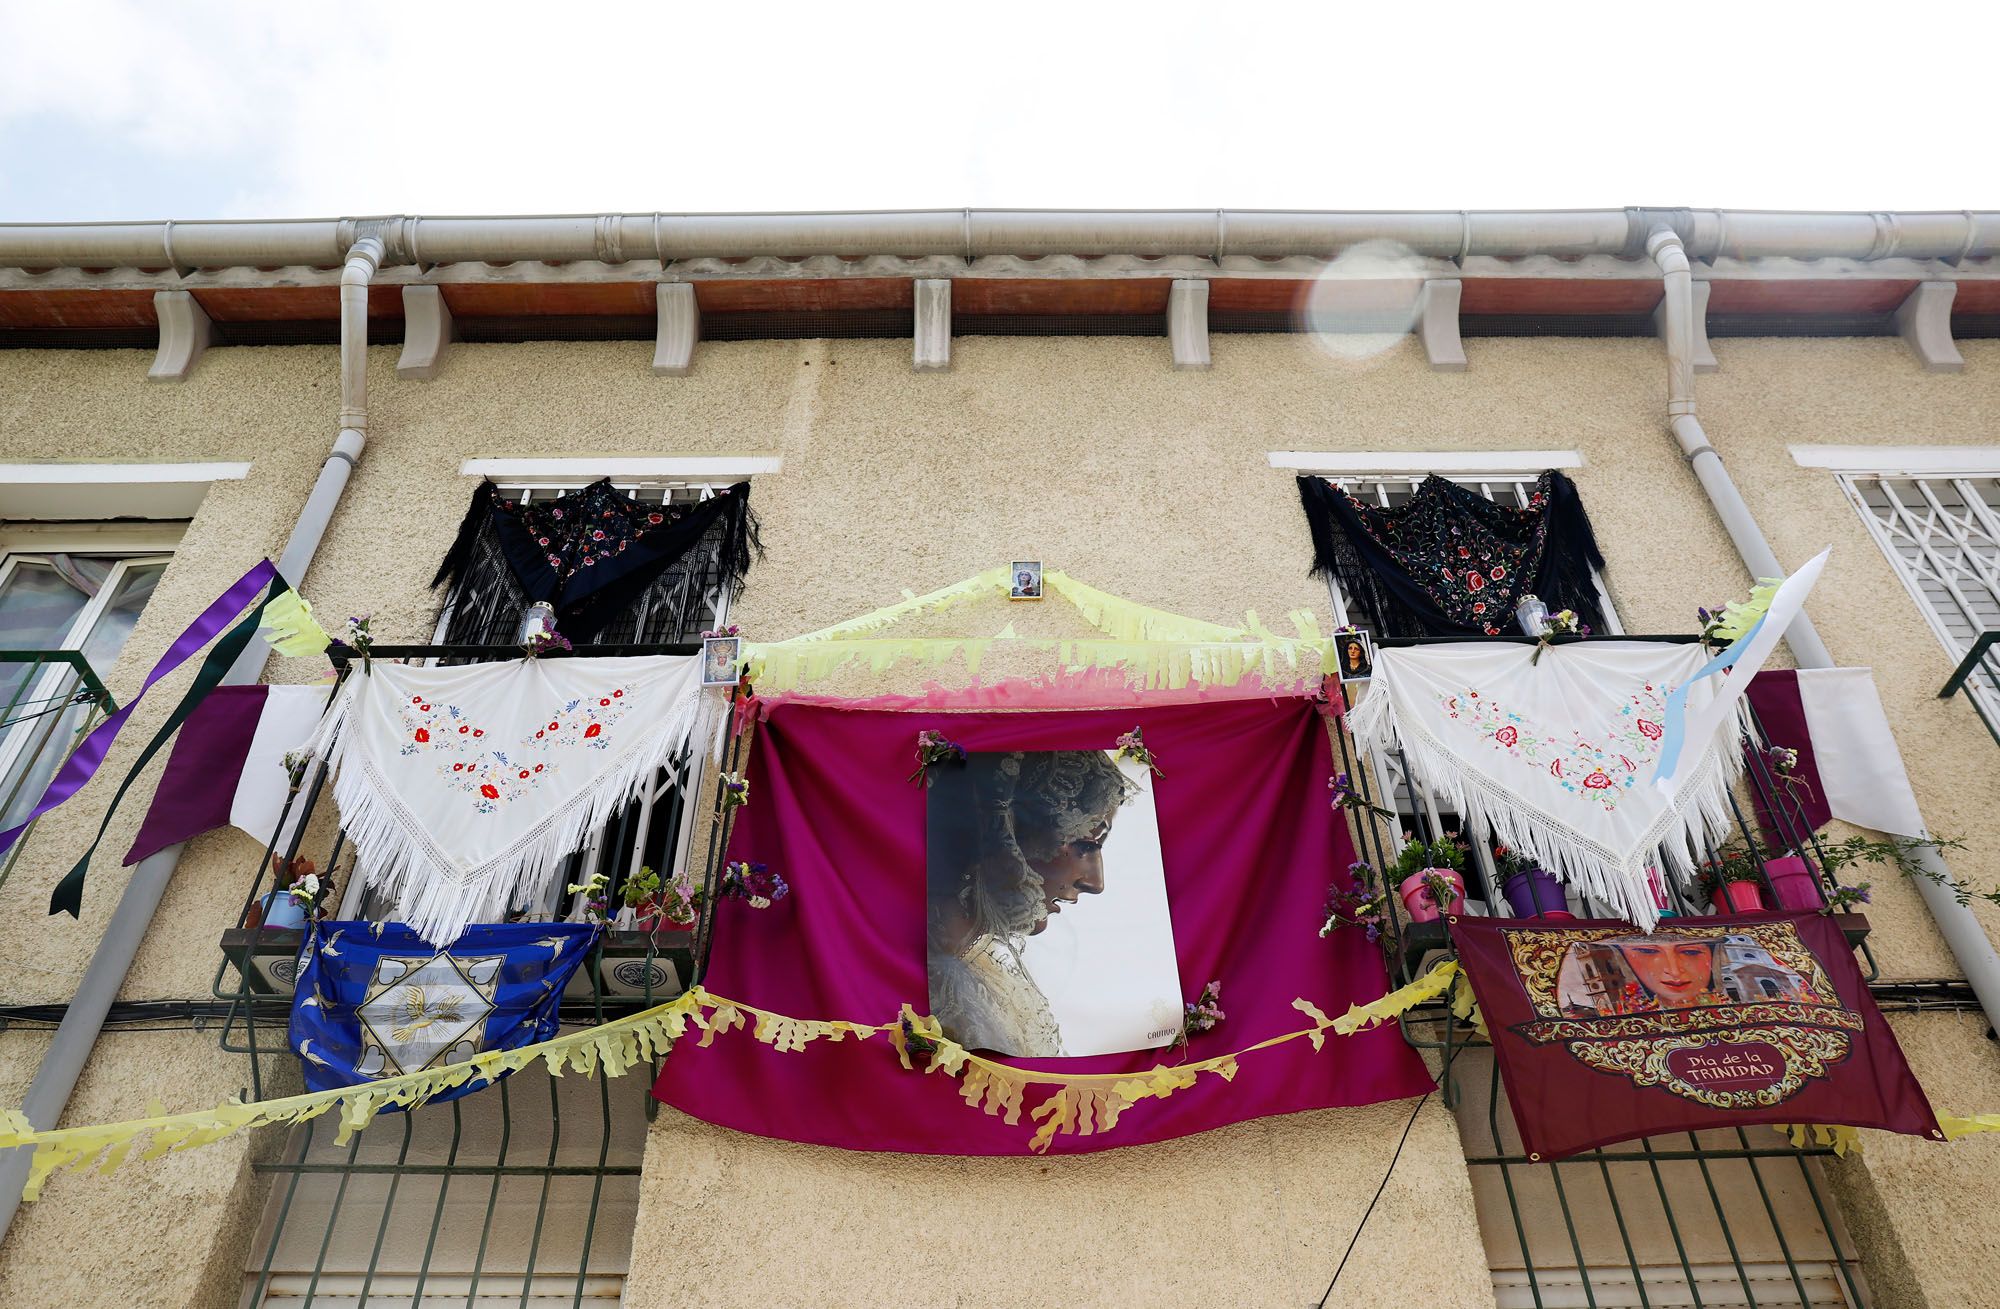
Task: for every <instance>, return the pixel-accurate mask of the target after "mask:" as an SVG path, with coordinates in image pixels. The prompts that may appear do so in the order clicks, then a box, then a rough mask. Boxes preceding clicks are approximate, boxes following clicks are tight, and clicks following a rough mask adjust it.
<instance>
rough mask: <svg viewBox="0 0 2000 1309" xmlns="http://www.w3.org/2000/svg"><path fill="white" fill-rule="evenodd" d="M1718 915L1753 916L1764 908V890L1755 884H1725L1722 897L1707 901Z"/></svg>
mask: <svg viewBox="0 0 2000 1309" xmlns="http://www.w3.org/2000/svg"><path fill="white" fill-rule="evenodd" d="M1709 905H1710V907H1712V908H1713V909H1714V910H1715V912H1717V913H1719V914H1754V913H1761V912H1762V911H1763V908H1764V888H1763V887H1761V886H1759V885H1757V884H1756V883H1755V882H1725V883H1723V885H1722V897H1721V898H1720V899H1717V900H1710V901H1709Z"/></svg>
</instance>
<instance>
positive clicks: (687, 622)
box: [437, 479, 730, 645]
mask: <svg viewBox="0 0 2000 1309" xmlns="http://www.w3.org/2000/svg"><path fill="white" fill-rule="evenodd" d="M588 480H589V479H565V480H563V481H559V482H535V483H522V482H502V483H501V484H500V492H501V494H502V495H504V496H506V497H507V498H508V499H510V500H517V501H520V502H521V503H524V504H526V503H532V502H534V501H537V500H552V499H555V498H556V497H558V496H561V495H563V494H565V493H567V492H570V491H575V490H577V489H578V488H579V487H582V486H585V485H588ZM614 485H616V486H617V488H618V489H619V490H620V491H623V492H624V493H625V494H626V495H629V496H631V497H632V498H634V499H636V500H641V501H645V502H648V503H652V504H682V503H690V502H697V501H701V500H706V499H708V498H709V497H710V496H712V495H714V494H715V493H716V492H718V491H722V490H726V489H728V487H729V485H730V483H728V482H680V481H672V482H669V481H659V480H653V481H627V480H624V479H619V480H617V481H616V482H615V483H614ZM705 546H706V543H705ZM513 595H514V589H513V586H512V583H511V581H510V575H509V574H508V572H507V562H506V560H504V559H502V558H500V557H499V553H498V551H497V550H487V551H485V552H484V553H483V554H482V555H481V557H479V558H477V559H475V560H474V561H473V564H472V567H471V568H470V569H468V570H467V573H466V576H465V580H464V581H463V582H462V583H461V584H460V585H459V587H458V588H457V590H456V591H455V592H454V593H453V595H452V596H451V597H450V599H449V600H448V601H447V603H446V605H445V611H444V616H443V618H442V619H440V621H439V623H438V635H437V639H438V642H439V644H441V645H506V644H509V643H511V642H512V641H513V640H514V633H515V631H516V630H517V628H518V627H519V625H520V621H521V614H520V612H519V610H518V609H517V608H516V607H515V605H514V602H513V598H512V597H513ZM728 607H729V596H728V594H727V588H726V587H725V586H724V585H723V581H722V570H721V568H720V566H719V564H718V561H717V558H716V553H715V551H714V550H713V549H712V548H704V549H700V550H696V551H693V552H691V553H690V554H689V555H688V557H687V558H685V559H683V560H682V561H681V562H680V564H679V565H678V566H676V567H675V568H673V569H671V570H669V571H668V572H667V573H666V574H665V575H664V576H662V577H661V578H660V580H659V581H657V582H655V583H654V584H653V586H652V587H651V588H650V589H649V590H648V591H647V592H646V593H645V594H644V595H642V596H640V597H639V598H638V599H637V600H636V601H634V602H633V604H632V607H631V610H630V612H629V613H628V614H627V615H626V616H625V617H624V618H621V619H620V620H619V621H617V622H614V623H612V624H610V625H609V626H608V627H606V628H605V630H604V631H602V632H600V633H599V634H598V635H597V636H596V637H595V638H594V639H593V640H592V641H591V644H593V645H655V644H665V643H671V642H676V641H694V640H698V639H700V636H701V634H702V632H704V631H706V630H708V629H710V628H713V627H717V626H719V625H720V624H721V622H722V619H723V615H724V614H725V613H726V612H727V611H728Z"/></svg>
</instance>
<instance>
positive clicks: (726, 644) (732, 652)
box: [701, 636, 743, 686]
mask: <svg viewBox="0 0 2000 1309" xmlns="http://www.w3.org/2000/svg"><path fill="white" fill-rule="evenodd" d="M742 654H743V638H742V637H740V636H707V637H703V638H702V642H701V684H702V685H703V686H734V685H736V665H737V663H738V662H739V661H740V660H741V658H742Z"/></svg>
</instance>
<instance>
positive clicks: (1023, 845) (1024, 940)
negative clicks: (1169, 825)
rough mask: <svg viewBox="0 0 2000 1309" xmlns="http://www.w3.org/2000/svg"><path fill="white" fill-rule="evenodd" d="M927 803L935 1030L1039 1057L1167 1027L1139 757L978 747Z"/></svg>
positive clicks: (1171, 963) (1173, 962)
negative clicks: (936, 1022) (937, 1024)
mask: <svg viewBox="0 0 2000 1309" xmlns="http://www.w3.org/2000/svg"><path fill="white" fill-rule="evenodd" d="M925 800H926V814H925V851H926V884H927V888H928V892H927V899H928V905H929V913H928V915H927V923H928V928H927V936H926V950H925V963H926V970H927V973H928V976H929V980H930V997H929V998H930V1005H931V1012H932V1013H933V1014H934V1015H936V1017H937V1019H938V1021H939V1023H940V1024H941V1025H942V1026H943V1028H944V1033H945V1035H946V1036H948V1037H950V1038H951V1039H952V1040H954V1041H956V1042H958V1043H959V1044H960V1045H963V1046H965V1047H966V1048H968V1049H975V1050H993V1051H997V1052H998V1053H1000V1054H1007V1055H1022V1056H1030V1057H1043V1058H1045V1057H1049V1056H1057V1055H1064V1056H1067V1055H1094V1054H1113V1053H1117V1052H1120V1051H1126V1050H1154V1049H1159V1048H1160V1047H1162V1046H1167V1045H1171V1044H1173V1042H1174V1041H1175V1040H1176V1039H1178V1038H1179V1036H1180V1032H1181V1024H1182V1021H1183V1010H1182V1000H1181V983H1180V966H1179V963H1178V961H1177V956H1176V954H1175V952H1174V935H1173V922H1172V917H1171V915H1170V913H1169V912H1168V907H1167V880H1166V869H1165V862H1164V858H1163V856H1162V853H1161V849H1160V827H1159V818H1158V814H1157V809H1156V806H1155V799H1154V793H1153V772H1152V770H1151V769H1150V768H1147V767H1145V766H1144V765H1142V764H1138V763H1134V762H1131V761H1129V760H1122V759H1120V758H1119V757H1118V756H1117V755H1116V754H1115V753H1113V752H1112V751H1109V750H1024V751H998V752H992V751H977V750H975V751H972V752H971V753H969V754H968V755H967V756H966V760H965V765H964V767H962V768H949V769H941V770H938V772H937V773H936V774H935V776H934V777H933V779H932V785H931V786H930V788H929V789H928V790H927V791H926V792H925Z"/></svg>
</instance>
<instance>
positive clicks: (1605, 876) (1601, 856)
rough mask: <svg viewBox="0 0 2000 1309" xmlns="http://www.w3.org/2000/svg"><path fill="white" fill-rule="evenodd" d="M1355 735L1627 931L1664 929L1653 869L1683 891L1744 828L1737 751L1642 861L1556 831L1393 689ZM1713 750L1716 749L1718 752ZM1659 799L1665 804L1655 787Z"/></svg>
mask: <svg viewBox="0 0 2000 1309" xmlns="http://www.w3.org/2000/svg"><path fill="white" fill-rule="evenodd" d="M1347 723H1348V729H1349V730H1350V731H1352V732H1353V734H1354V739H1355V743H1356V744H1357V745H1359V746H1360V747H1361V748H1362V749H1364V750H1400V751H1402V753H1403V755H1404V757H1405V758H1406V759H1407V760H1408V762H1409V768H1410V771H1411V772H1412V773H1414V774H1415V780H1416V781H1417V783H1418V784H1419V785H1424V786H1428V787H1430V788H1431V789H1432V790H1433V791H1435V792H1436V793H1437V795H1438V798H1439V800H1440V801H1441V802H1442V803H1443V806H1444V807H1445V808H1447V809H1450V810H1451V811H1452V812H1454V813H1456V814H1458V816H1459V820H1460V822H1462V823H1463V824H1464V825H1465V827H1466V830H1467V831H1468V832H1469V833H1470V834H1471V835H1472V836H1473V837H1474V838H1475V839H1478V840H1486V839H1488V838H1492V839H1494V840H1497V841H1499V842H1500V843H1501V844H1503V845H1506V846H1509V847H1511V848H1512V849H1515V850H1518V851H1520V852H1522V853H1523V854H1526V855H1528V856H1530V857H1532V858H1533V859H1534V860H1535V862H1536V863H1538V864H1540V865H1541V867H1542V868H1543V869H1544V870H1545V871H1547V872H1549V873H1551V874H1553V875H1554V876H1555V878H1556V879H1557V880H1558V881H1561V882H1564V883H1566V884H1568V885H1570V886H1574V887H1576V888H1577V890H1579V891H1581V892H1582V893H1583V894H1585V895H1588V896H1591V897H1594V898H1595V899H1597V900H1599V901H1601V902H1603V903H1604V904H1607V905H1609V906H1611V907H1612V909H1613V910H1615V911H1616V912H1617V914H1618V916H1619V917H1621V918H1623V919H1625V920H1626V921H1627V922H1630V923H1634V924H1636V925H1637V926H1639V927H1641V928H1643V929H1645V930H1646V931H1651V930H1652V929H1653V927H1654V925H1655V924H1657V923H1658V922H1659V918H1660V910H1659V906H1658V905H1656V904H1654V903H1653V895H1652V888H1651V887H1650V886H1649V885H1648V882H1647V879H1646V866H1647V865H1648V864H1650V863H1652V862H1653V861H1654V860H1655V859H1656V858H1660V859H1662V860H1663V861H1664V862H1665V864H1666V868H1665V870H1663V871H1664V872H1665V874H1666V875H1668V876H1670V877H1673V878H1676V879H1678V880H1679V881H1680V882H1681V883H1682V884H1683V885H1685V884H1686V883H1688V882H1689V881H1690V880H1691V879H1692V878H1693V877H1694V873H1695V867H1696V857H1695V851H1696V850H1698V849H1700V848H1702V847H1704V846H1706V845H1708V844H1710V842H1711V840H1712V838H1713V836H1714V835H1715V834H1716V833H1719V832H1725V831H1727V830H1728V829H1729V828H1730V827H1731V826H1732V825H1733V823H1734V821H1735V820H1734V813H1733V810H1732V808H1731V797H1730V793H1731V790H1732V788H1733V787H1734V786H1735V783H1736V779H1737V778H1738V777H1739V776H1740V775H1741V774H1742V771H1743V759H1742V756H1741V754H1740V753H1739V752H1737V751H1735V750H1718V749H1713V748H1706V747H1705V748H1704V757H1703V759H1702V761H1701V763H1700V765H1699V766H1697V767H1696V768H1695V770H1694V771H1693V772H1692V773H1691V774H1690V775H1689V777H1688V780H1687V781H1686V782H1685V783H1684V784H1683V785H1682V786H1681V788H1680V791H1679V792H1678V793H1677V794H1675V795H1673V796H1671V797H1662V798H1663V799H1665V801H1666V802H1665V804H1664V805H1663V807H1662V809H1661V811H1660V813H1659V815H1658V816H1657V817H1656V818H1654V820H1653V822H1652V823H1651V824H1650V825H1649V827H1648V828H1647V831H1646V838H1645V841H1644V843H1643V844H1642V845H1641V846H1640V847H1639V849H1638V852H1637V853H1636V854H1631V853H1628V852H1626V851H1620V850H1613V849H1612V848H1611V847H1609V846H1606V845H1603V844H1601V843H1599V842H1596V841H1592V840H1590V839H1588V838H1586V837H1584V836H1582V835H1580V834H1578V833H1576V832H1574V831H1573V830H1571V829H1570V828H1569V827H1568V826H1567V825H1565V824H1563V823H1560V822H1558V821H1556V819H1555V818H1554V816H1553V815H1550V814H1546V813H1544V812H1542V810H1541V809H1540V808H1539V807H1538V806H1536V805H1533V804H1528V803H1525V802H1523V801H1522V800H1521V798H1520V797H1519V796H1517V795H1515V794H1514V793H1513V792H1511V791H1509V790H1508V789H1507V788H1505V787H1503V786H1501V785H1499V784H1498V783H1497V782H1495V781H1493V780H1492V779H1491V778H1489V777H1486V776H1485V775H1483V774H1481V773H1480V772H1478V771H1477V770H1475V769H1473V768H1471V767H1469V766H1467V765H1466V764H1465V763H1464V762H1463V761H1462V760H1460V759H1459V758H1458V757H1457V756H1456V755H1455V754H1453V753H1452V752H1451V751H1450V750H1449V749H1447V748H1446V747H1445V745H1444V743H1443V742H1441V741H1439V740H1438V738H1437V737H1435V736H1433V735H1432V734H1431V733H1430V731H1429V730H1427V729H1426V728H1425V726H1424V725H1423V723H1421V722H1416V721H1409V720H1407V719H1403V718H1400V717H1398V716H1397V715H1396V714H1395V712H1394V710H1393V709H1392V708H1391V706H1390V697H1389V695H1388V694H1387V690H1386V688H1380V687H1378V688H1376V689H1374V690H1371V691H1370V692H1369V693H1368V694H1367V695H1366V696H1363V697H1362V700H1361V704H1360V705H1359V706H1358V707H1356V708H1354V709H1353V710H1351V711H1349V713H1348V716H1347ZM1710 744H1711V745H1712V743H1710ZM1641 785H1642V786H1643V787H1644V788H1645V792H1646V794H1648V795H1649V796H1659V794H1660V793H1659V792H1658V791H1656V790H1653V788H1652V787H1651V785H1650V783H1642V784H1641Z"/></svg>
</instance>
